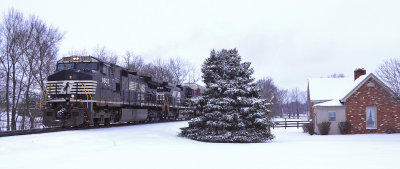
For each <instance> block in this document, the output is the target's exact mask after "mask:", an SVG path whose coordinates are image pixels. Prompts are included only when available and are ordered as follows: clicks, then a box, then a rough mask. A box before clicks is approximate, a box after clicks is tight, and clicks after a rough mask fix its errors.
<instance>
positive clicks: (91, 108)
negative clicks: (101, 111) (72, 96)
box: [81, 83, 93, 112]
mask: <svg viewBox="0 0 400 169" xmlns="http://www.w3.org/2000/svg"><path fill="white" fill-rule="evenodd" d="M81 84H82V86H83V88H84V90H85V93H86V90H87V91H88V93H89V96H90V112H93V100H92V95H91V94H90V92H89V88H87V87H86V85H85V84H83V83H81ZM88 101H89V100H88V98H87V95H86V105H87V107H89V102H88Z"/></svg>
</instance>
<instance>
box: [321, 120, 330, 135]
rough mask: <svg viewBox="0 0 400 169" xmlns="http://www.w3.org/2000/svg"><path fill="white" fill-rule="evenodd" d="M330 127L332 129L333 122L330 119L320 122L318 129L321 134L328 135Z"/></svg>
mask: <svg viewBox="0 0 400 169" xmlns="http://www.w3.org/2000/svg"><path fill="white" fill-rule="evenodd" d="M330 129H331V122H329V121H324V122H322V123H319V124H318V130H319V133H320V134H321V135H328V133H329V130H330Z"/></svg>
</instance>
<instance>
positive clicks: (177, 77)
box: [167, 58, 190, 85]
mask: <svg viewBox="0 0 400 169" xmlns="http://www.w3.org/2000/svg"><path fill="white" fill-rule="evenodd" d="M167 66H168V69H169V72H170V73H171V75H172V80H171V82H172V83H173V84H179V85H180V84H182V83H183V82H184V81H185V80H186V78H187V76H188V74H189V70H190V64H189V63H188V62H186V61H184V60H183V59H181V58H170V59H169V63H168V65H167Z"/></svg>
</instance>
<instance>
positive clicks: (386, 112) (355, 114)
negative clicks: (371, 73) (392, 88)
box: [345, 78, 400, 134]
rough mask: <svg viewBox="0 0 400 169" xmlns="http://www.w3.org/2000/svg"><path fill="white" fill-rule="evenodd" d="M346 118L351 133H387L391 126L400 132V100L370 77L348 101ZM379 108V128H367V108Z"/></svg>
mask: <svg viewBox="0 0 400 169" xmlns="http://www.w3.org/2000/svg"><path fill="white" fill-rule="evenodd" d="M345 105H346V119H347V121H349V122H350V123H351V125H352V126H351V131H350V133H355V134H361V133H386V132H387V131H388V130H389V129H390V128H391V129H394V130H395V131H396V132H400V101H399V100H398V99H397V98H394V97H392V96H391V94H390V93H389V92H388V91H387V90H385V89H384V88H383V87H382V86H381V85H379V83H378V82H377V81H375V80H374V79H373V78H370V79H369V80H368V81H367V82H365V83H364V84H363V85H362V86H361V87H360V88H359V89H358V90H357V91H356V92H355V93H353V95H351V96H350V97H349V98H348V99H347V101H346V103H345ZM367 106H375V107H376V109H377V129H366V108H367Z"/></svg>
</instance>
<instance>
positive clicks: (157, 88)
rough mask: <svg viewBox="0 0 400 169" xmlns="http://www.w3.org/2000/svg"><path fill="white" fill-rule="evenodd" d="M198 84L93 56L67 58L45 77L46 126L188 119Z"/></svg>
mask: <svg viewBox="0 0 400 169" xmlns="http://www.w3.org/2000/svg"><path fill="white" fill-rule="evenodd" d="M200 91H201V90H200V88H199V87H198V86H197V85H193V84H191V85H184V86H180V85H172V84H169V83H167V82H160V81H157V80H155V79H153V78H151V77H148V76H140V75H138V74H137V73H136V72H131V71H129V70H128V69H125V68H122V67H120V66H118V65H115V64H110V63H107V62H103V61H101V60H99V59H97V58H95V57H92V56H71V57H64V58H62V59H61V60H59V61H58V62H57V68H56V72H55V73H54V74H52V75H50V76H49V77H48V78H47V85H46V88H45V90H44V91H43V93H42V96H41V100H40V107H41V108H42V110H43V124H44V125H45V126H88V125H94V126H98V125H99V124H105V125H109V124H110V123H120V122H155V121H160V120H177V119H183V118H185V115H184V110H185V109H187V108H188V107H187V104H186V100H187V99H188V98H191V97H193V96H195V95H198V94H200Z"/></svg>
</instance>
